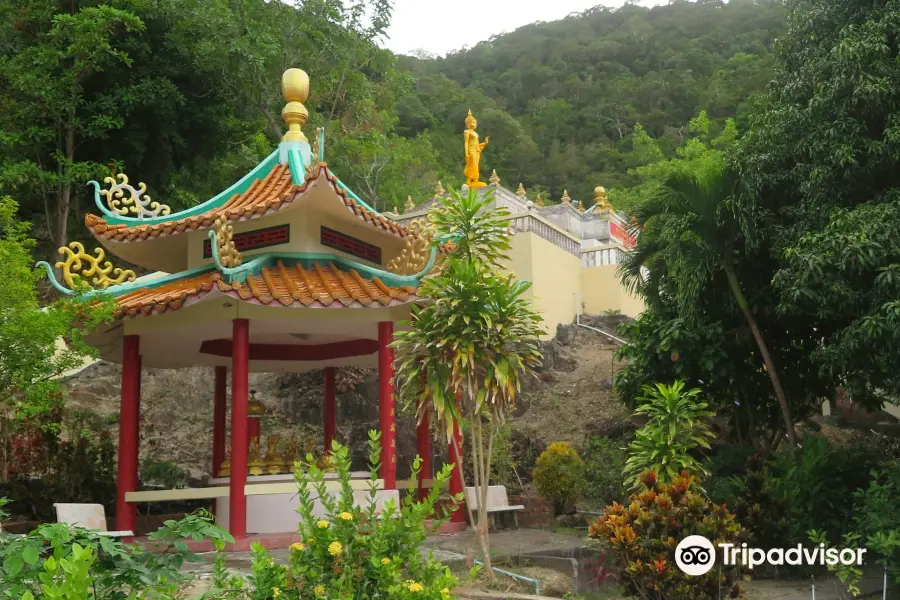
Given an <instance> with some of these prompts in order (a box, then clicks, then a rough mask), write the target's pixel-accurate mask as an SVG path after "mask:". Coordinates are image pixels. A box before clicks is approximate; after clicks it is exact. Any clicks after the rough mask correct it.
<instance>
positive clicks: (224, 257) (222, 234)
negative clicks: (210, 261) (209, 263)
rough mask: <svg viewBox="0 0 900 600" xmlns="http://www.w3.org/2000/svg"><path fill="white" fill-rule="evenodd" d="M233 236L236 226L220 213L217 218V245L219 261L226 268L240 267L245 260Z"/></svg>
mask: <svg viewBox="0 0 900 600" xmlns="http://www.w3.org/2000/svg"><path fill="white" fill-rule="evenodd" d="M233 236H234V228H233V227H232V226H231V225H230V224H229V223H228V220H227V219H226V218H225V217H224V216H223V215H219V218H218V219H216V247H217V249H218V251H219V263H220V264H221V265H222V266H223V267H225V268H226V269H232V268H234V267H239V266H241V262H243V259H242V258H241V253H240V252H238V249H237V247H235V245H234V240H233V239H232V237H233Z"/></svg>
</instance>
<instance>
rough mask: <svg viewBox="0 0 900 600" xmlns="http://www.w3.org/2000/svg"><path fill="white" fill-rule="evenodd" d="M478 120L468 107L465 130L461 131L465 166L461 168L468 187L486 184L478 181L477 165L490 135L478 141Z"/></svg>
mask: <svg viewBox="0 0 900 600" xmlns="http://www.w3.org/2000/svg"><path fill="white" fill-rule="evenodd" d="M476 127H478V121H476V120H475V117H473V116H472V110H471V109H469V116H467V117H466V130H465V131H464V132H463V142H464V143H465V147H466V168H465V169H463V175H465V176H466V185H467V186H469V188H470V189H471V188H480V187H484V186H485V185H487V184H486V183H484V182H483V181H478V178H479V177H480V172H479V170H478V169H479V165H480V163H481V151H482V150H484V147H485V146H487V145H488V142H489V141H491V136H487V137H485V138H484V141H483V142H480V143H479V142H478V132H477V131H475V128H476Z"/></svg>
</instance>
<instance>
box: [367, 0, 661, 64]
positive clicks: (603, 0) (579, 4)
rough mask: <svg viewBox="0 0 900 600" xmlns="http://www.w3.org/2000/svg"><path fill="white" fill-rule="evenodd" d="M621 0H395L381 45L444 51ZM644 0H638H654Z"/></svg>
mask: <svg viewBox="0 0 900 600" xmlns="http://www.w3.org/2000/svg"><path fill="white" fill-rule="evenodd" d="M624 3H625V2H624V0H394V14H393V18H392V19H391V21H392V22H391V27H390V28H389V29H388V36H389V39H387V40H385V41H383V42H382V43H383V45H384V46H386V47H387V48H389V49H391V50H393V51H394V52H396V53H398V54H408V53H410V52H411V51H412V50H419V49H424V50H427V51H428V52H430V53H432V54H436V55H439V56H443V55H445V54H447V53H448V52H450V51H452V50H459V49H460V48H462V47H463V46H470V47H471V46H474V45H475V44H477V43H478V42H480V41H483V40H486V39H488V38H490V37H491V36H492V35H494V34H498V33H502V32H504V31H507V32H509V31H514V30H515V29H517V28H519V27H522V26H523V25H528V24H529V23H533V22H534V21H556V20H558V19H562V18H564V17H565V16H566V15H568V14H569V13H573V12H581V11H584V10H587V9H588V8H591V7H593V6H597V5H598V4H603V5H605V6H621V5H622V4H624ZM658 3H659V2H658V1H657V0H644V1H642V2H640V4H642V5H644V6H649V5H653V4H658Z"/></svg>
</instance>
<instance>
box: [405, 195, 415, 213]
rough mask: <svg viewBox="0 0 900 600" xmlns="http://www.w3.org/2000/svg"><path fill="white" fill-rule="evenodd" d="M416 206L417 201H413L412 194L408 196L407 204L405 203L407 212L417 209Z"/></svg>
mask: <svg viewBox="0 0 900 600" xmlns="http://www.w3.org/2000/svg"><path fill="white" fill-rule="evenodd" d="M415 208H416V203H415V202H413V199H412V196H407V197H406V204H404V205H403V210H405V211H406V212H409V211H411V210H415Z"/></svg>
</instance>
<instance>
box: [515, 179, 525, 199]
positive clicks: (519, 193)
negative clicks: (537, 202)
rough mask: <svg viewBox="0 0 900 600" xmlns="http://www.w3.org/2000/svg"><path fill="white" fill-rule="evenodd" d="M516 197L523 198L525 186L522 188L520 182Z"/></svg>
mask: <svg viewBox="0 0 900 600" xmlns="http://www.w3.org/2000/svg"><path fill="white" fill-rule="evenodd" d="M516 196H518V197H519V198H524V197H525V186H523V185H522V183H521V182H519V189H517V190H516Z"/></svg>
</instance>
